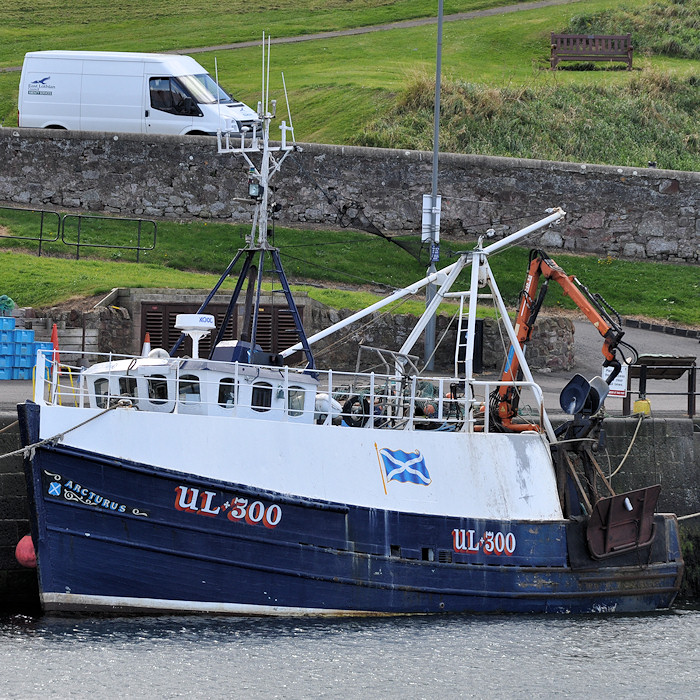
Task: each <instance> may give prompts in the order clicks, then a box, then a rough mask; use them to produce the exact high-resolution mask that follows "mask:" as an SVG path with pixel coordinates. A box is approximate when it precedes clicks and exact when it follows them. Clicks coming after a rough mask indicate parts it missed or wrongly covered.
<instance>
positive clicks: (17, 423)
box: [0, 420, 19, 433]
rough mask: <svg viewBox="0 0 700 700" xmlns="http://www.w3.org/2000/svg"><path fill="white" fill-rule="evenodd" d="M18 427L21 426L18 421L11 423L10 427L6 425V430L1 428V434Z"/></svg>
mask: <svg viewBox="0 0 700 700" xmlns="http://www.w3.org/2000/svg"><path fill="white" fill-rule="evenodd" d="M16 425H19V421H18V420H16V421H15V422H14V423H10V425H6V426H5V427H4V428H0V433H4V432H5V431H6V430H9V429H10V428H14V427H15V426H16Z"/></svg>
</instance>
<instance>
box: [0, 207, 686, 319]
mask: <svg viewBox="0 0 700 700" xmlns="http://www.w3.org/2000/svg"><path fill="white" fill-rule="evenodd" d="M2 213H3V218H2V219H0V223H2V224H4V226H5V230H6V232H8V233H11V234H13V235H30V234H31V229H30V228H29V226H30V224H29V223H28V218H29V217H30V216H31V215H30V214H25V215H24V216H25V218H26V220H24V221H22V222H21V224H20V223H18V222H17V221H11V220H10V217H8V216H7V210H5V211H4V212H2ZM13 216H16V215H15V214H13ZM110 226H111V225H110ZM248 230H249V227H248V226H241V225H239V226H235V225H230V224H223V223H205V222H191V223H175V222H161V223H160V224H159V229H158V241H157V247H156V248H155V250H151V251H145V252H142V253H141V261H142V264H140V265H136V264H135V263H134V262H133V261H134V260H135V258H136V254H135V252H134V251H116V250H111V249H100V248H93V249H83V250H82V252H81V258H82V257H83V256H86V255H90V256H91V257H92V258H93V259H90V260H83V259H81V260H80V261H76V260H72V259H70V257H69V256H72V255H74V249H70V248H67V247H66V246H64V245H62V244H60V243H53V244H44V246H43V250H44V255H43V256H42V257H41V258H40V257H38V256H36V255H32V254H28V253H26V252H21V253H20V252H14V251H18V250H20V249H22V250H23V251H37V249H38V245H37V243H36V242H31V241H26V240H13V239H9V238H2V239H0V251H2V269H3V280H2V283H1V284H0V294H8V295H9V296H10V297H12V298H13V299H14V300H15V302H17V303H18V304H20V305H21V306H41V305H47V304H54V303H58V302H60V301H64V300H66V299H68V298H70V297H72V296H87V295H93V294H99V293H101V292H103V291H108V290H109V289H111V288H112V287H115V286H131V287H138V286H145V287H183V288H200V289H201V288H207V287H211V286H213V283H214V281H215V279H216V277H218V275H219V274H220V273H221V271H223V270H224V269H225V268H226V266H227V265H228V263H229V262H230V260H231V258H232V257H233V255H234V254H235V251H236V250H237V249H238V248H239V247H242V246H243V244H244V241H243V238H244V236H245V234H246V233H247V232H248ZM99 235H104V237H103V238H102V240H103V241H110V242H111V243H115V241H116V240H117V239H116V238H115V235H114V232H109V231H106V232H102V234H100V233H99V232H97V231H92V232H88V233H84V238H83V240H85V239H88V240H93V241H97V240H99ZM120 236H121V238H120V239H119V240H120V241H121V243H127V242H130V243H131V244H134V243H135V238H134V233H133V231H132V232H131V233H127V232H122V233H121V234H120ZM397 240H400V241H401V243H402V244H404V245H405V247H407V248H409V249H411V248H412V249H413V250H414V251H418V250H420V242H419V241H418V240H417V239H416V238H415V237H402V238H401V239H397ZM537 240H538V239H537V237H533V239H532V240H531V245H532V246H536V245H537ZM274 242H275V244H276V245H277V246H278V247H279V248H280V251H281V256H282V259H283V262H284V265H285V269H286V272H287V275H288V277H289V278H290V280H291V281H292V282H297V283H299V284H302V283H303V282H307V281H312V282H314V286H310V287H308V291H309V294H310V295H311V296H314V297H315V298H318V299H319V300H320V301H323V302H324V303H328V304H330V305H331V306H335V307H337V308H342V307H347V308H354V309H357V308H363V307H364V306H366V305H367V304H368V303H371V301H368V298H367V297H355V296H353V295H351V294H350V291H351V290H348V291H347V292H346V291H344V290H339V291H334V292H331V291H329V290H327V289H325V287H331V286H334V287H337V286H338V285H344V286H347V287H351V288H357V287H361V288H362V289H363V290H364V291H365V293H367V292H369V293H372V294H376V295H381V294H383V293H385V292H386V291H389V290H391V289H394V288H398V287H404V286H407V285H408V284H410V283H412V282H414V281H416V280H417V279H420V278H421V277H423V276H424V274H425V269H426V267H427V264H428V263H427V258H426V257H425V255H423V256H422V258H421V259H416V257H413V256H412V255H410V254H409V253H408V252H406V250H405V249H403V248H401V247H399V246H397V245H395V244H394V243H393V242H388V241H386V240H385V239H383V238H380V237H377V236H372V235H370V234H366V233H358V232H351V231H343V232H337V231H300V230H296V229H286V228H279V227H278V228H277V230H276V231H275V233H274ZM468 247H469V246H459V245H456V244H454V243H449V244H447V243H445V244H444V245H443V247H442V262H441V265H446V264H448V263H450V262H452V261H453V260H454V256H455V255H457V254H459V252H460V251H461V250H465V249H467V248H468ZM47 254H50V255H56V254H61V255H63V256H64V257H63V258H60V259H55V258H49V257H45V256H46V255H47ZM553 256H554V257H555V259H556V260H557V262H558V263H559V264H560V265H561V266H562V267H563V268H564V270H566V271H567V273H568V274H573V275H576V276H577V277H578V278H579V279H580V280H581V281H582V282H583V283H584V284H585V285H586V286H587V287H588V288H589V289H590V290H591V291H592V292H598V293H600V294H601V295H602V296H603V297H604V298H605V299H606V300H607V301H608V302H609V303H610V304H611V305H612V306H613V307H614V308H616V309H617V311H618V312H619V313H620V314H622V315H623V316H638V317H648V318H654V319H658V320H660V321H663V322H666V323H681V324H686V325H690V326H700V277H699V276H698V269H697V267H696V266H692V265H678V264H673V265H670V264H663V263H651V262H643V261H638V262H634V261H625V260H617V259H614V258H610V257H608V258H602V259H601V258H597V257H591V256H573V255H559V254H553ZM96 258H99V259H96ZM491 264H492V267H493V268H494V273H495V275H496V278H497V280H498V283H499V286H500V288H501V293H502V294H503V297H504V299H505V301H506V303H507V304H509V305H511V306H514V305H516V304H517V300H518V294H519V292H520V290H521V289H522V285H523V283H524V280H525V273H526V270H527V264H528V250H527V249H526V248H511V249H509V250H506V251H504V252H502V253H500V254H498V255H497V256H495V257H494V258H493V259H492V260H491ZM203 273H209V274H211V275H216V277H202V274H203ZM462 274H463V276H462V279H461V280H460V283H461V284H463V285H466V283H467V276H468V272H464V273H462ZM192 275H193V276H192ZM329 295H330V296H329ZM546 306H548V307H550V308H574V307H573V305H572V304H571V302H570V300H569V299H568V298H567V297H564V296H563V295H562V294H561V293H560V290H559V288H558V286H556V285H554V286H553V287H552V289H551V291H550V293H549V295H548V298H547V301H546Z"/></svg>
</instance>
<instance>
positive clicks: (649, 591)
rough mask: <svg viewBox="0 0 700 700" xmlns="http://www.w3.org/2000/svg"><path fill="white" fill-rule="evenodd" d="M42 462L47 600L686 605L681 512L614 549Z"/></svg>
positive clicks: (70, 604)
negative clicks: (635, 544) (596, 553)
mask: <svg viewBox="0 0 700 700" xmlns="http://www.w3.org/2000/svg"><path fill="white" fill-rule="evenodd" d="M30 413H31V411H30ZM31 424H32V420H31V418H29V417H26V416H25V434H26V435H27V436H29V433H31V432H34V431H32V425H31ZM27 476H28V486H29V491H30V499H31V501H32V503H31V505H32V508H31V510H32V514H33V518H34V522H33V537H34V542H35V546H36V549H37V555H38V567H39V583H40V591H41V595H42V604H43V606H44V609H45V610H77V611H82V612H89V611H106V612H166V611H181V612H222V613H239V614H304V613H312V614H318V613H321V614H322V613H326V614H367V613H375V614H407V613H438V612H452V613H455V612H521V613H525V612H527V613H543V612H557V613H561V612H571V613H583V612H608V611H610V612H642V611H653V610H659V609H665V608H668V607H669V606H670V605H671V603H672V602H673V599H674V597H675V595H676V593H677V590H678V587H679V584H680V577H681V574H682V569H683V563H682V557H681V554H680V551H679V546H678V537H677V529H676V524H675V519H673V518H672V517H670V516H656V521H655V527H656V536H655V538H654V541H653V542H652V544H651V545H649V546H648V547H646V548H643V549H641V550H636V551H634V552H630V553H628V554H625V555H618V556H616V557H612V558H610V559H606V560H605V562H604V563H601V562H598V561H594V560H593V559H591V558H590V557H589V556H588V554H587V552H586V550H585V523H583V522H577V521H558V522H525V521H517V522H516V521H488V520H473V519H468V518H454V517H443V516H435V515H421V514H415V513H402V512H396V511H384V510H377V509H368V508H362V507H357V506H351V505H346V504H340V503H328V502H322V501H314V500H310V499H305V498H296V497H292V496H289V495H285V494H280V493H274V492H267V491H259V490H254V489H251V488H249V487H247V486H245V485H241V484H233V483H224V482H219V481H213V480H205V479H201V478H196V477H191V476H190V475H183V474H181V473H176V472H171V471H168V470H165V469H161V468H157V467H153V466H149V465H145V464H136V463H131V462H122V461H116V460H114V459H111V458H105V457H103V456H100V455H97V454H91V453H87V452H83V451H81V450H77V449H75V448H69V447H61V446H44V447H41V448H39V449H37V450H36V452H35V455H34V458H33V460H32V461H31V462H29V461H28V463H27Z"/></svg>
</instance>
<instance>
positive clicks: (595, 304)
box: [491, 250, 636, 431]
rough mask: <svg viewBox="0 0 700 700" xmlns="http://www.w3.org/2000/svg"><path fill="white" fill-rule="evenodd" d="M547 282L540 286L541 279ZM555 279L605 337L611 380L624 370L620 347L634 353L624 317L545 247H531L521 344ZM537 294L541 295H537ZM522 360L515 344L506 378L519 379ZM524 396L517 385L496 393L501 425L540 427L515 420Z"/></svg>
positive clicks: (522, 305) (519, 320) (494, 410)
mask: <svg viewBox="0 0 700 700" xmlns="http://www.w3.org/2000/svg"><path fill="white" fill-rule="evenodd" d="M542 278H543V279H544V282H543V284H542V286H541V288H540V290H539V293H538V292H537V289H538V287H539V286H540V280H541V279H542ZM550 280H553V281H555V282H556V283H557V284H559V286H561V288H562V290H563V291H564V294H565V295H566V296H568V297H569V298H570V299H571V300H572V301H573V302H574V303H575V304H576V306H578V308H579V309H580V310H581V311H582V312H583V313H584V314H585V315H586V317H587V318H588V320H589V321H590V322H591V323H592V324H593V325H594V326H595V328H596V329H597V330H598V332H599V333H600V335H601V336H602V337H603V349H602V353H603V357H604V358H605V360H604V362H603V365H604V366H605V367H612V368H613V370H612V372H611V373H610V375H609V376H608V378H607V380H606V381H607V383H608V384H610V383H611V382H612V381H613V379H615V377H616V376H617V375H618V374H619V373H620V369H621V364H620V361H619V360H618V359H617V348H618V346H619V345H623V346H625V347H627V348H630V350H632V352H633V353H634V354H636V352H635V351H634V348H631V347H630V346H629V345H627V344H626V343H622V342H621V341H622V336H623V335H624V331H623V330H622V319H621V318H620V316H619V315H618V313H617V312H616V311H615V309H613V308H612V307H611V306H610V305H609V304H608V303H607V302H606V301H605V300H604V299H603V297H601V296H600V295H599V294H591V293H590V292H589V291H588V289H587V288H586V287H584V286H583V285H582V284H581V282H579V280H578V279H576V277H574V276H573V275H567V274H566V272H564V270H563V269H562V268H561V267H559V265H557V263H555V262H554V260H552V259H551V258H550V257H549V256H548V255H547V254H546V253H545V252H544V251H542V250H532V251H530V262H529V266H528V272H527V279H526V280H525V286H524V287H523V290H522V291H521V293H520V303H519V308H518V315H517V319H516V322H515V335H516V337H517V339H518V343H519V344H520V347H521V348H524V347H525V345H526V344H527V342H528V340H529V339H530V335H531V334H532V329H533V327H534V325H535V320H536V319H537V314H538V313H539V310H540V308H541V306H542V302H543V301H544V298H545V295H546V294H547V289H548V285H549V281H550ZM535 295H537V296H535ZM611 314H612V315H614V316H615V318H613V316H612V315H611ZM521 376H522V375H521V368H520V362H519V360H518V358H517V355H516V354H515V351H514V349H513V347H511V348H510V351H509V352H508V355H507V356H506V360H505V363H504V366H503V372H502V374H501V380H502V381H516V380H518V379H520V378H521ZM519 400H520V396H519V393H518V391H517V389H516V388H515V387H513V386H506V385H501V386H500V387H499V388H498V389H497V390H496V391H495V392H494V393H493V395H492V401H493V402H494V404H492V411H491V415H493V416H495V417H496V422H497V424H498V426H499V427H500V428H501V429H503V430H507V431H523V430H536V429H538V428H537V427H536V426H534V425H533V424H531V423H514V422H513V420H514V418H515V417H516V416H517V413H518V402H519Z"/></svg>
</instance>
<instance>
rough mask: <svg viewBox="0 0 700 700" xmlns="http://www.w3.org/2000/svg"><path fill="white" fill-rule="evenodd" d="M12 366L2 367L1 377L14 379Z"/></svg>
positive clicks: (0, 370)
mask: <svg viewBox="0 0 700 700" xmlns="http://www.w3.org/2000/svg"><path fill="white" fill-rule="evenodd" d="M12 372H13V369H12V367H0V379H12Z"/></svg>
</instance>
